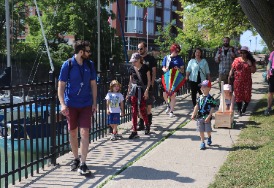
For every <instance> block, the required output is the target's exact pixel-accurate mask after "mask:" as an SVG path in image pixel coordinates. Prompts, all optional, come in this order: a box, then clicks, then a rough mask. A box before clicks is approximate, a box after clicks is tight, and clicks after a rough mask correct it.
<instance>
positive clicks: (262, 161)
mask: <svg viewBox="0 0 274 188" xmlns="http://www.w3.org/2000/svg"><path fill="white" fill-rule="evenodd" d="M266 106H267V103H266V99H262V100H261V101H260V102H259V103H257V105H256V107H255V110H254V112H253V114H252V116H251V119H250V122H251V123H250V124H247V125H245V127H244V128H243V129H242V131H241V133H240V136H239V139H238V141H237V143H236V144H235V145H234V146H233V151H232V152H230V153H229V155H228V158H227V160H226V162H225V163H224V165H223V166H222V167H221V168H220V170H219V172H218V174H217V175H216V176H215V182H213V183H212V184H210V185H209V188H217V187H218V188H219V187H224V188H226V187H229V188H231V187H254V188H255V187H256V188H259V187H263V188H268V187H269V188H270V187H274V115H273V113H272V114H271V115H270V116H264V115H263V112H264V109H265V107H266ZM254 122H255V123H254Z"/></svg>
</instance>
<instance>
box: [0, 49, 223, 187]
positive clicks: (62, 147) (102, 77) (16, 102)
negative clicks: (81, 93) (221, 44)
mask: <svg viewBox="0 0 274 188" xmlns="http://www.w3.org/2000/svg"><path fill="white" fill-rule="evenodd" d="M213 54H214V53H211V54H208V55H207V61H208V63H209V67H210V70H211V75H212V77H214V76H216V75H217V70H218V69H217V67H218V66H217V64H215V63H214V60H213V59H214V55H213ZM183 58H184V62H185V63H186V66H187V63H188V61H189V58H188V57H183ZM161 62H162V60H158V63H157V82H156V84H155V87H154V94H155V102H154V107H156V106H160V105H162V104H164V100H163V91H162V90H161V85H162V84H161V80H160V78H161V75H162V70H161ZM186 66H185V67H186ZM128 68H129V65H127V64H126V65H123V64H120V65H119V66H117V67H115V68H114V67H113V69H112V70H108V71H105V72H100V73H99V74H98V97H97V104H98V109H97V112H96V114H94V118H93V126H92V129H91V130H90V141H94V140H97V139H101V138H103V137H105V136H107V134H108V125H107V114H106V101H105V99H104V98H105V96H106V94H107V92H108V90H109V83H110V81H111V80H113V79H116V80H118V81H119V82H120V83H121V84H122V90H121V92H122V94H123V95H124V97H125V96H126V92H127V87H128V82H129V74H128ZM56 82H57V81H56V78H55V76H54V75H53V74H52V73H50V79H49V81H48V82H43V83H33V84H26V85H16V86H11V87H1V88H0V92H1V96H0V136H1V137H0V164H1V169H0V187H2V186H3V187H7V186H8V185H9V184H10V183H11V184H15V181H16V180H18V181H21V180H22V178H23V177H24V178H28V176H33V174H34V171H37V172H38V173H39V170H40V169H41V168H42V169H43V168H44V166H45V165H46V163H48V161H50V163H51V164H53V165H55V164H56V158H57V157H58V156H60V155H63V154H65V153H66V152H68V151H69V150H70V146H69V135H68V127H67V122H66V120H65V118H64V116H62V115H60V114H59V111H60V105H59V101H58V99H57V96H56V91H57V87H56ZM186 86H187V84H185V85H184V86H183V87H182V88H181V89H180V90H179V92H178V95H182V94H185V93H187V92H188V89H187V87H186ZM131 114H132V113H131V107H130V106H128V105H127V104H125V116H124V117H122V118H121V123H125V122H129V121H131ZM79 139H80V135H79Z"/></svg>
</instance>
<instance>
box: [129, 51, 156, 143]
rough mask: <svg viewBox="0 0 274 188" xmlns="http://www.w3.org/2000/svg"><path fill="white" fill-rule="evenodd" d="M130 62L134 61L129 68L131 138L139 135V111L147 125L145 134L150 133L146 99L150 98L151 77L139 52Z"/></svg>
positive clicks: (133, 55)
mask: <svg viewBox="0 0 274 188" xmlns="http://www.w3.org/2000/svg"><path fill="white" fill-rule="evenodd" d="M130 62H131V63H133V66H131V67H130V68H129V74H130V77H129V85H128V94H127V96H126V99H127V100H128V99H129V98H130V101H131V110H132V124H133V131H132V133H131V135H130V136H129V139H133V138H138V137H139V136H138V133H137V116H138V113H139V112H140V114H141V115H142V117H143V120H144V123H145V126H146V130H145V134H146V135H149V134H150V125H149V122H148V117H147V110H146V100H147V99H148V91H149V87H150V82H151V81H150V78H151V77H150V71H149V68H148V66H147V65H145V64H143V58H142V56H141V55H140V54H139V53H134V54H132V56H131V59H130Z"/></svg>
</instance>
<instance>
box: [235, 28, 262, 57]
mask: <svg viewBox="0 0 274 188" xmlns="http://www.w3.org/2000/svg"><path fill="white" fill-rule="evenodd" d="M262 40H263V39H262V37H261V36H260V35H256V36H253V35H252V32H251V31H249V30H248V31H245V32H244V33H243V34H242V35H241V37H240V44H241V46H247V47H248V48H249V50H250V51H251V52H254V51H255V50H256V51H261V50H262V49H263V47H264V46H262V45H261V41H262Z"/></svg>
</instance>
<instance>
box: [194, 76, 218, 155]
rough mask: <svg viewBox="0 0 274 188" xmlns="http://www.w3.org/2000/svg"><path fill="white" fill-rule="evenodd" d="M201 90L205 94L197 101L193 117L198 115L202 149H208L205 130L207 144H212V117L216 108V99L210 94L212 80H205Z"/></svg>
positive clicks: (198, 129)
mask: <svg viewBox="0 0 274 188" xmlns="http://www.w3.org/2000/svg"><path fill="white" fill-rule="evenodd" d="M200 86H201V91H202V93H203V95H201V96H200V97H199V99H198V101H197V104H196V106H195V107H194V110H193V113H192V116H191V119H192V120H194V119H195V117H196V115H197V131H198V132H200V138H201V144H200V149H201V150H204V149H206V146H205V142H204V140H205V135H204V134H205V132H206V133H207V136H208V138H207V145H209V146H210V145H211V144H212V138H211V132H212V128H211V119H212V114H213V111H214V108H215V107H216V101H215V100H214V98H213V97H212V96H211V95H210V94H209V91H210V89H211V82H210V81H209V80H204V81H203V82H202V83H201V84H200Z"/></svg>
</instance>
